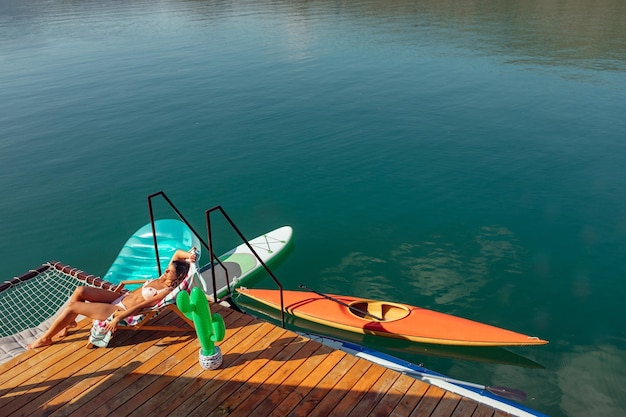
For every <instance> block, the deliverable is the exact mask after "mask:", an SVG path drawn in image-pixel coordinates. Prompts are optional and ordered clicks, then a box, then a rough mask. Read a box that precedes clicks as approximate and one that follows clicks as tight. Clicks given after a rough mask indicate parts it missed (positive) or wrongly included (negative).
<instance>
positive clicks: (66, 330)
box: [57, 321, 77, 339]
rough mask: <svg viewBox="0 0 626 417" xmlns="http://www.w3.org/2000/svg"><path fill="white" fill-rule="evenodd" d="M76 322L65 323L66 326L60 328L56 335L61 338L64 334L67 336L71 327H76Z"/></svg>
mask: <svg viewBox="0 0 626 417" xmlns="http://www.w3.org/2000/svg"><path fill="white" fill-rule="evenodd" d="M76 326H77V324H76V322H75V321H73V322H71V323H70V324H68V325H67V327H65V328H64V329H63V330H61V331H60V332H59V333H57V337H58V338H59V339H63V338H64V337H65V336H67V335H68V334H69V332H70V329H73V328H74V327H76Z"/></svg>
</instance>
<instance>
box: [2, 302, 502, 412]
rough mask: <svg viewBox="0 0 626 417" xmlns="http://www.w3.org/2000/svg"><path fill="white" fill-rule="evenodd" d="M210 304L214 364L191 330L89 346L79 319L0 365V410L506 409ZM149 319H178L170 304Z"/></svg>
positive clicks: (129, 334) (123, 334)
mask: <svg viewBox="0 0 626 417" xmlns="http://www.w3.org/2000/svg"><path fill="white" fill-rule="evenodd" d="M212 310H214V311H215V312H220V314H222V316H223V317H224V320H225V322H226V327H227V331H226V338H225V340H224V341H223V342H221V343H220V344H219V346H220V348H221V349H222V354H223V355H224V363H223V364H222V366H221V367H220V368H219V369H217V370H204V369H202V368H201V367H200V365H199V364H198V349H199V344H198V341H197V339H196V336H195V335H194V334H180V333H176V332H152V331H137V332H135V331H120V332H118V333H116V336H115V338H114V339H113V341H114V343H113V341H112V343H111V344H110V346H111V347H110V348H108V349H93V350H89V349H85V348H84V346H85V343H86V338H87V335H88V331H89V325H90V321H87V322H86V323H82V322H81V323H79V328H78V329H77V330H76V331H74V332H73V333H72V334H71V335H69V336H68V337H67V338H66V339H64V340H63V341H61V342H60V343H55V344H54V345H52V346H50V347H47V348H43V349H39V350H38V352H33V351H29V352H26V353H24V354H23V355H20V356H18V357H16V358H13V359H12V360H11V361H8V362H7V363H6V364H3V365H2V367H1V368H0V369H2V370H3V372H2V373H0V381H2V382H0V405H6V406H7V407H2V408H0V409H1V410H2V415H3V416H5V415H11V416H22V415H35V416H38V415H41V416H43V415H52V416H76V417H78V416H83V415H86V414H90V415H93V416H103V415H109V414H114V415H120V416H134V417H140V416H144V415H147V414H150V415H172V414H174V415H185V416H187V415H192V416H196V415H197V416H204V415H226V414H232V415H253V416H267V415H273V416H280V417H283V416H285V415H297V416H301V415H306V416H307V417H309V416H310V417H315V416H326V415H342V416H343V415H353V416H357V417H362V416H364V415H371V416H381V417H382V416H390V415H391V416H397V417H400V416H402V417H405V416H408V415H412V416H413V415H414V416H428V417H465V416H470V415H472V416H475V417H493V416H505V415H508V414H506V413H502V412H500V411H497V412H496V411H495V410H494V409H493V408H492V407H489V406H486V405H484V404H479V403H477V402H476V401H473V400H470V399H467V398H463V397H460V396H458V395H456V394H452V393H448V392H446V391H445V390H442V389H440V388H438V387H435V386H430V385H428V384H426V383H424V382H422V381H419V380H416V379H413V378H411V377H408V376H406V375H402V374H400V373H398V372H395V371H392V370H388V369H386V368H384V367H381V366H379V365H376V364H372V363H370V362H368V361H366V360H363V359H358V358H356V357H354V356H351V355H347V354H346V353H344V352H341V351H333V350H332V349H331V348H329V347H327V346H323V345H321V344H319V343H317V342H314V341H310V340H308V339H306V338H304V337H302V336H298V335H297V334H295V333H293V332H290V331H287V330H284V329H280V328H277V327H275V326H272V325H270V324H268V323H264V322H261V321H258V320H254V319H252V318H251V317H250V316H246V315H242V314H240V313H237V312H234V311H232V310H230V309H227V308H224V307H221V306H217V305H214V306H212ZM155 322H157V323H159V324H165V325H167V324H179V325H181V326H182V325H184V324H183V321H182V320H181V319H180V317H178V316H177V315H175V314H173V313H170V312H167V313H164V314H161V315H160V316H159V317H158V318H157V319H156V320H155ZM45 353H47V354H45ZM9 413H11V414H9Z"/></svg>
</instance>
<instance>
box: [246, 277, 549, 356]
mask: <svg viewBox="0 0 626 417" xmlns="http://www.w3.org/2000/svg"><path fill="white" fill-rule="evenodd" d="M237 291H238V292H239V293H240V294H243V295H245V296H247V297H249V298H251V299H253V300H256V301H258V302H260V303H262V304H265V305H267V306H269V307H272V308H275V309H277V310H280V291H279V290H262V289H247V288H243V287H242V288H239V289H237ZM283 302H284V306H285V311H286V312H287V313H289V314H292V315H294V316H296V317H299V318H302V319H306V320H310V321H312V322H315V323H319V324H323V325H326V326H330V327H334V328H338V329H342V330H346V331H349V332H354V333H361V334H370V335H376V336H383V337H392V338H396V339H403V340H411V341H414V342H420V343H434V344H441V345H459V346H527V345H542V344H546V343H548V342H547V341H545V340H542V339H539V338H538V337H533V336H527V335H525V334H521V333H516V332H512V331H510V330H506V329H502V328H499V327H495V326H491V325H489V324H484V323H479V322H477V321H472V320H468V319H464V318H461V317H455V316H451V315H449V314H444V313H438V312H436V311H432V310H427V309H425V308H420V307H414V306H410V305H406V304H400V303H392V302H387V301H376V300H369V299H365V298H358V297H351V296H344V295H330V294H329V295H326V294H320V293H311V292H307V291H287V290H285V291H283Z"/></svg>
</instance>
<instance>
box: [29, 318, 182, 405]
mask: <svg viewBox="0 0 626 417" xmlns="http://www.w3.org/2000/svg"><path fill="white" fill-rule="evenodd" d="M166 318H167V317H166ZM161 322H163V323H169V324H171V323H172V321H171V319H170V321H165V320H162V321H161ZM142 339H147V344H146V345H145V346H146V347H147V346H149V345H151V344H154V343H156V342H157V340H158V339H154V337H151V335H150V334H149V333H148V332H146V333H145V334H138V333H136V332H134V331H121V332H116V335H115V337H114V338H113V339H112V340H116V344H118V345H121V346H122V348H121V349H120V348H106V349H86V348H85V347H84V346H85V345H84V344H83V343H81V344H77V350H79V351H80V350H86V351H88V352H89V353H88V354H87V356H85V357H84V358H83V360H82V361H81V362H80V363H77V364H78V366H79V367H78V368H75V369H71V370H70V369H68V374H67V375H68V377H67V378H66V380H65V381H63V382H62V383H61V384H59V385H57V386H56V387H55V388H54V389H51V390H49V391H48V392H47V393H46V396H47V397H48V400H47V402H45V403H44V404H43V405H42V406H41V407H40V408H41V409H42V410H45V412H46V413H52V412H53V411H56V410H57V409H59V408H62V409H63V412H64V413H67V412H68V410H69V409H71V406H70V405H71V404H73V403H76V402H77V401H78V399H79V398H80V397H81V396H84V395H87V394H88V393H89V392H90V391H91V390H92V389H93V387H94V386H96V385H97V383H98V382H99V381H101V380H102V379H104V378H105V377H107V376H109V375H110V374H111V373H112V372H114V371H115V370H116V369H119V368H120V367H123V366H125V365H126V364H127V363H128V362H129V361H130V360H131V359H134V357H135V353H134V352H135V351H134V349H133V348H130V349H127V348H126V345H127V344H132V345H133V346H134V347H136V345H137V344H138V343H142ZM85 343H86V342H85ZM143 343H145V342H143ZM142 346H143V345H142ZM72 356H74V353H73V354H72ZM84 364H86V365H84Z"/></svg>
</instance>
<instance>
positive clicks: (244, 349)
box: [171, 320, 274, 415]
mask: <svg viewBox="0 0 626 417" xmlns="http://www.w3.org/2000/svg"><path fill="white" fill-rule="evenodd" d="M246 327H247V328H248V329H250V330H252V332H251V333H250V334H249V335H248V336H245V337H244V338H243V340H241V342H240V343H238V344H235V345H232V346H231V349H230V350H229V351H227V352H226V355H225V357H224V364H223V367H222V368H220V369H217V370H207V371H204V372H202V373H201V374H197V376H195V377H193V378H189V382H190V383H189V385H188V386H187V387H186V389H185V390H184V391H181V392H180V394H181V395H180V396H179V397H177V398H174V399H175V400H177V401H176V403H177V405H176V406H175V407H174V408H173V409H172V410H171V412H173V411H174V410H175V411H176V413H177V414H181V415H189V414H190V413H191V412H192V411H193V410H194V409H195V408H196V407H197V406H198V405H200V404H202V403H204V402H205V401H206V400H207V399H208V398H209V397H210V396H211V395H212V394H213V393H214V392H215V391H216V390H217V389H219V388H220V387H221V386H222V385H223V384H225V383H226V382H227V381H228V380H230V379H231V378H233V377H234V376H235V375H236V374H237V372H238V371H239V370H240V369H241V368H242V367H243V366H245V364H246V363H247V361H250V360H253V359H254V358H256V357H257V356H258V355H260V354H261V353H262V351H261V350H262V349H261V348H260V346H263V343H264V342H263V339H264V337H265V336H266V335H267V333H269V331H270V330H271V329H272V328H274V326H272V325H270V324H268V323H262V322H259V321H257V320H254V321H252V322H250V323H249V324H248V325H247V326H246ZM246 330H247V329H246ZM239 333H241V331H238V332H237V334H239ZM253 347H254V349H255V350H252V348H253ZM257 347H259V348H258V349H257Z"/></svg>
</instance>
